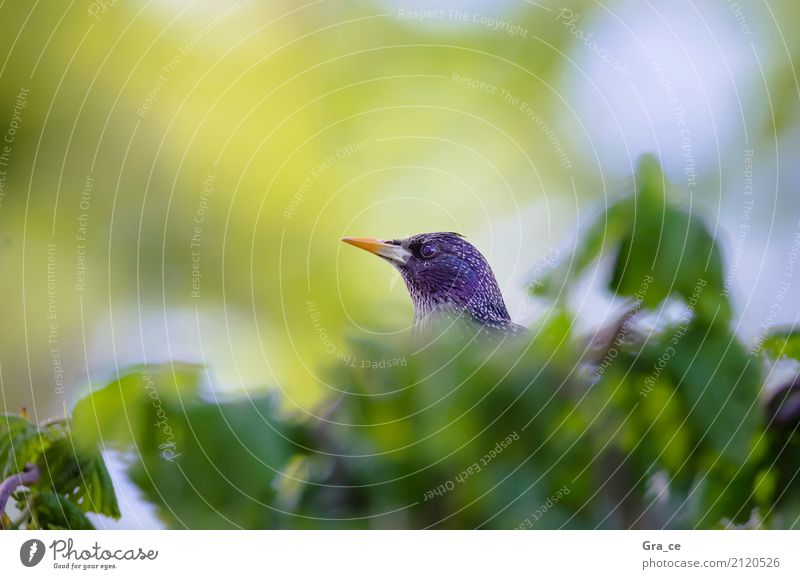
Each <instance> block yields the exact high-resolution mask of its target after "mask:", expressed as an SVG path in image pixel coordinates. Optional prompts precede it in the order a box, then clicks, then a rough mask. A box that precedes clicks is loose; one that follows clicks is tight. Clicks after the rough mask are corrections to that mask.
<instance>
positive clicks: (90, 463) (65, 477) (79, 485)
mask: <svg viewBox="0 0 800 579" xmlns="http://www.w3.org/2000/svg"><path fill="white" fill-rule="evenodd" d="M39 468H40V470H41V472H42V479H41V480H40V481H39V482H38V483H37V484H36V485H35V488H37V489H40V490H49V491H51V492H55V493H57V494H59V495H63V496H66V497H69V499H70V500H71V501H72V502H74V503H75V504H76V505H78V507H79V508H80V509H81V510H83V511H85V512H93V513H99V514H102V515H106V516H109V517H112V518H115V519H118V518H119V516H120V512H119V506H118V504H117V498H116V493H115V492H114V485H113V484H112V482H111V477H110V476H109V474H108V470H107V469H106V465H105V462H104V460H103V457H102V455H101V454H100V452H98V451H96V450H95V451H90V452H85V451H77V450H76V449H75V448H74V447H73V444H72V442H71V440H69V439H67V438H64V439H62V440H60V441H58V442H56V443H55V444H53V445H52V446H51V447H50V448H48V449H47V451H46V452H45V454H44V455H43V457H42V459H41V460H40V462H39Z"/></svg>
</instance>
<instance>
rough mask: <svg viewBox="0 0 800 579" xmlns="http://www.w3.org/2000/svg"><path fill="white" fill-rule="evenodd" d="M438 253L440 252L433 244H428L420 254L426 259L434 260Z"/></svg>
mask: <svg viewBox="0 0 800 579" xmlns="http://www.w3.org/2000/svg"><path fill="white" fill-rule="evenodd" d="M437 252H438V249H437V248H436V246H435V245H434V244H432V243H426V244H425V245H423V246H422V248H421V249H420V250H419V254H420V255H421V256H422V257H423V258H425V259H430V258H432V257H433V256H434V255H436V253H437Z"/></svg>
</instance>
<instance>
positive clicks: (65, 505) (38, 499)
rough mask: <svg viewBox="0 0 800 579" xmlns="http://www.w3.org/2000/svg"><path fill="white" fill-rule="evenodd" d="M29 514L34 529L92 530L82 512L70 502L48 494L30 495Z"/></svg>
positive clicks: (89, 522) (92, 527)
mask: <svg viewBox="0 0 800 579" xmlns="http://www.w3.org/2000/svg"><path fill="white" fill-rule="evenodd" d="M29 500H30V505H31V514H32V516H33V525H32V526H31V528H36V529H69V530H74V531H76V530H91V529H94V525H92V523H91V521H90V520H89V519H88V518H87V517H86V515H85V514H84V512H83V511H82V510H81V509H80V508H79V507H78V506H77V505H76V504H75V503H73V502H72V501H71V500H69V499H67V498H65V497H63V496H61V495H58V494H55V493H50V492H36V493H31V495H30V497H29Z"/></svg>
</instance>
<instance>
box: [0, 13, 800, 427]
mask: <svg viewBox="0 0 800 579" xmlns="http://www.w3.org/2000/svg"><path fill="white" fill-rule="evenodd" d="M798 17H800V6H798V4H797V3H796V2H793V1H791V0H783V1H774V2H770V3H769V4H765V3H762V2H756V1H753V2H747V1H742V2H739V3H731V2H722V1H712V0H707V1H700V2H688V1H687V2H684V1H679V2H674V3H670V5H669V6H661V5H653V4H651V3H640V2H633V1H611V2H607V3H598V2H593V1H588V0H587V1H583V2H569V3H560V2H559V3H556V2H549V1H544V0H543V1H541V2H529V1H526V0H508V1H493V2H490V1H489V0H485V1H464V2H455V1H451V2H439V3H437V2H425V3H422V2H403V1H401V0H396V1H394V0H393V1H389V0H386V1H377V0H376V1H373V2H367V1H358V2H332V1H324V0H320V1H314V2H308V3H302V2H301V3H296V2H288V1H271V2H269V3H266V2H255V1H249V2H248V1H245V0H239V1H238V2H211V1H209V0H200V1H195V2H190V1H185V2H184V1H179V0H161V1H153V2H149V3H146V4H136V3H131V2H114V1H113V0H108V1H100V0H97V1H95V2H86V1H72V2H66V1H64V2H39V1H37V2H33V1H30V0H26V1H25V2H4V3H2V4H0V32H1V34H0V138H4V142H2V143H0V147H3V146H5V147H7V148H6V149H2V148H0V153H3V151H5V157H3V159H4V162H3V163H2V165H0V171H2V175H0V178H1V179H2V181H0V187H2V188H1V189H0V272H1V273H2V275H3V279H4V280H5V281H4V283H3V296H2V300H0V315H1V316H2V319H3V320H4V331H3V332H2V333H0V380H1V381H2V382H1V384H0V390H2V401H1V402H0V405H1V406H2V409H3V410H4V411H9V412H14V411H17V410H18V409H19V408H21V407H27V408H28V409H29V410H30V412H31V413H32V414H33V415H34V416H35V417H36V418H38V419H41V418H45V417H47V416H50V415H53V414H59V413H61V412H63V407H64V405H66V406H67V407H71V406H72V404H73V403H74V401H75V400H76V399H77V398H79V397H80V396H81V395H82V394H84V393H85V392H86V391H87V389H88V387H89V385H91V384H97V383H98V382H102V381H104V380H106V379H107V378H108V377H109V376H112V375H115V374H116V373H117V372H118V371H119V370H120V369H122V368H124V367H126V366H129V365H131V364H138V363H156V362H164V361H166V360H172V359H177V360H183V361H188V362H199V363H202V364H205V365H207V366H209V368H210V372H211V375H212V376H213V377H214V379H213V380H212V382H211V384H210V385H209V388H210V389H211V390H213V391H214V392H215V393H217V394H222V393H225V392H228V391H240V390H243V389H247V390H249V391H258V390H262V389H278V390H280V391H281V392H282V396H281V400H282V405H283V406H284V409H285V410H286V411H288V412H293V413H298V414H303V413H305V412H310V411H311V410H312V409H313V408H315V407H316V405H317V404H319V402H320V401H321V400H323V399H324V398H325V397H326V395H327V394H328V393H329V392H330V385H329V384H326V382H325V380H324V379H323V377H322V374H321V369H323V368H329V367H331V366H336V365H337V364H341V363H342V359H346V358H347V356H348V345H347V341H346V339H347V338H348V337H349V336H361V335H377V336H381V335H384V334H386V335H393V334H396V333H398V332H402V331H403V330H405V329H407V327H408V325H409V323H410V320H411V304H410V302H409V300H408V297H407V295H406V292H405V288H404V287H403V284H402V283H398V278H397V276H396V274H394V272H392V271H390V270H389V268H387V267H386V264H384V263H381V262H380V261H379V260H374V259H369V258H368V257H367V256H365V255H359V254H357V253H356V252H355V251H349V250H348V249H347V248H343V247H342V246H341V244H340V243H339V242H338V239H339V237H341V236H343V235H370V236H377V237H385V238H394V237H402V236H406V235H410V234H413V233H417V232H422V231H432V230H453V231H459V232H461V233H463V234H465V235H467V236H468V238H469V239H470V240H471V241H473V242H474V243H475V244H476V245H477V246H478V247H479V248H480V249H481V250H482V251H483V252H484V253H485V254H486V255H487V258H488V259H489V261H490V262H491V263H492V265H493V267H494V269H495V272H496V274H497V277H498V280H499V282H500V284H501V287H502V288H503V290H504V293H505V295H506V296H507V301H508V303H509V310H510V311H511V312H512V316H513V317H515V319H517V320H518V321H520V322H523V323H530V322H531V321H533V320H534V319H535V318H536V314H537V309H536V308H537V305H536V304H535V303H531V302H529V301H528V300H527V298H526V297H525V295H524V291H523V290H524V288H523V283H524V281H526V280H529V279H530V277H531V275H532V274H533V273H534V272H535V270H534V267H535V264H536V263H537V262H541V261H542V260H543V259H545V260H546V259H547V256H548V255H551V254H553V252H555V253H559V252H560V251H561V250H562V249H563V247H564V244H563V241H564V240H565V239H568V238H569V237H570V235H576V234H579V233H580V226H578V228H577V229H578V231H577V233H576V227H575V224H576V223H580V222H581V219H582V216H583V215H584V214H585V211H586V210H588V208H590V207H593V206H595V205H596V204H597V203H598V202H599V203H600V204H601V205H602V204H605V203H607V202H608V200H609V199H611V198H613V197H615V196H617V194H618V193H619V191H620V188H621V183H623V181H624V178H625V177H626V176H627V175H629V174H631V173H632V172H633V169H634V162H635V159H636V158H637V157H638V156H639V155H640V154H641V153H643V152H647V151H652V152H653V153H654V154H656V156H657V157H658V158H659V159H661V161H662V163H663V165H664V167H665V171H666V173H667V175H668V176H669V177H670V178H671V179H672V181H673V183H675V185H676V187H675V188H676V191H677V192H678V193H677V195H678V197H679V198H680V200H681V201H685V202H688V203H689V204H690V205H691V207H692V208H693V210H697V211H699V212H701V213H702V214H703V215H704V216H705V217H706V220H707V221H708V222H709V224H710V227H711V228H712V230H713V231H714V233H715V236H717V237H718V239H719V243H720V244H721V245H722V248H723V253H724V257H725V260H726V262H727V263H728V271H729V272H731V274H730V275H731V276H732V277H731V287H732V295H733V298H734V302H735V303H736V304H737V306H738V310H737V311H738V313H737V318H736V319H735V320H734V325H735V330H736V332H737V334H738V335H740V336H741V337H742V339H743V340H744V341H745V342H747V341H748V340H752V339H753V337H754V336H756V335H757V334H758V332H759V329H760V328H761V327H762V325H763V324H764V320H765V316H768V315H769V308H770V304H771V303H772V301H773V296H774V294H775V289H776V287H777V285H778V281H777V280H778V277H779V274H780V272H781V270H782V269H783V263H784V258H785V255H786V252H787V251H788V250H789V249H790V247H791V242H792V239H793V237H794V236H795V235H796V232H797V231H798V228H800V223H798V216H800V196H798V194H797V191H798V184H800V167H798V164H797V163H796V161H795V158H796V151H797V146H798V142H800V107H798V93H799V92H800V87H799V86H798V81H797V78H798V77H797V74H796V69H794V68H793V58H796V57H797V56H798V53H799V52H800V39H798V36H797V35H796V34H794V33H793V31H792V30H789V29H788V28H789V23H794V22H796V21H797V19H798ZM745 215H747V217H746V218H745ZM798 285H800V284H795V285H794V286H793V287H791V288H790V290H789V293H788V296H787V298H786V300H785V301H784V307H783V308H782V310H781V311H780V312H779V313H778V314H777V318H776V319H775V320H774V323H789V322H792V321H794V320H796V319H797V315H798V304H800V288H799V287H798ZM609 304H610V298H609V297H608V296H602V295H600V296H598V295H595V294H592V293H591V292H587V294H586V296H584V297H582V298H580V299H578V300H577V301H576V304H575V315H576V316H577V317H578V318H581V319H583V320H585V323H586V324H587V325H589V324H597V323H601V322H602V321H603V320H606V319H607V318H608V317H609V316H613V315H614V314H613V312H614V310H613V308H612V307H611V306H610V305H609Z"/></svg>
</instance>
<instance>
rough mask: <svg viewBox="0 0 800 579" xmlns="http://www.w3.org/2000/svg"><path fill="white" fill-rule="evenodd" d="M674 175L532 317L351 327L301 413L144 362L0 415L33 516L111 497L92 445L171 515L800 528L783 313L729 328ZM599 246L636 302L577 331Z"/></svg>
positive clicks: (110, 504) (644, 187)
mask: <svg viewBox="0 0 800 579" xmlns="http://www.w3.org/2000/svg"><path fill="white" fill-rule="evenodd" d="M667 192H668V185H667V184H666V182H665V180H664V177H663V174H662V172H661V170H660V168H659V167H658V164H657V163H656V162H655V160H654V159H652V158H645V159H643V161H642V162H641V163H640V165H639V169H638V171H637V174H636V176H635V179H634V193H633V194H632V195H629V196H624V197H621V198H620V199H619V200H617V201H616V202H615V203H613V204H611V205H610V206H609V207H608V208H607V209H606V210H605V212H603V213H602V214H600V215H599V216H598V217H597V218H596V219H595V221H594V222H593V223H591V224H589V227H588V229H587V231H586V233H585V234H584V235H582V236H581V238H580V239H579V241H578V244H577V246H576V248H575V251H574V252H573V255H572V256H571V259H569V260H566V261H565V262H564V263H562V264H558V265H556V266H555V267H554V268H553V269H552V270H551V271H550V272H549V273H548V275H547V277H546V278H545V279H544V280H541V283H537V284H536V289H537V291H538V293H540V294H541V295H542V296H543V297H544V298H546V299H549V300H550V301H551V308H550V310H549V311H548V313H547V315H546V316H544V317H543V319H542V320H540V322H539V323H538V324H537V326H536V328H535V329H534V330H532V331H531V333H530V335H528V336H525V337H511V336H486V335H484V334H483V333H480V332H477V333H476V332H475V331H474V328H470V327H469V324H467V323H466V322H463V321H456V322H451V325H450V326H440V327H436V328H434V330H433V331H432V332H431V333H430V334H429V335H427V336H426V337H425V338H424V339H423V340H422V341H420V340H419V339H417V340H415V339H412V338H411V337H408V336H399V337H396V338H393V339H387V338H385V337H383V338H381V339H374V338H360V339H358V340H355V341H354V342H353V343H352V352H351V356H350V357H348V358H345V359H341V360H339V363H338V364H337V365H336V366H334V367H331V368H329V369H328V370H327V372H326V373H325V376H324V379H325V382H326V384H327V385H328V386H329V388H330V389H331V390H332V391H333V392H334V394H335V395H332V396H331V397H330V400H329V401H328V402H327V403H326V404H325V405H323V406H322V407H321V408H320V409H319V412H318V413H317V414H318V415H317V416H315V417H310V416H302V417H298V416H287V415H286V414H285V413H284V414H282V413H281V412H280V411H279V409H278V406H277V405H276V404H275V400H274V398H273V397H272V396H268V395H258V396H241V397H232V398H230V399H225V400H219V399H216V398H213V397H212V396H210V395H209V394H208V392H212V391H213V390H210V389H207V388H204V381H205V375H204V372H203V369H202V368H199V367H196V366H188V365H179V364H171V365H166V366H157V367H156V366H153V367H142V368H136V369H133V370H131V371H129V372H128V373H126V374H125V375H123V376H120V377H119V378H118V379H116V380H115V381H113V382H111V383H110V384H108V385H107V386H105V387H104V388H101V389H99V390H97V391H95V392H92V393H91V394H90V395H89V396H87V397H86V398H84V399H83V400H81V401H80V402H78V404H77V405H76V407H75V409H74V412H73V416H72V419H71V420H70V422H69V423H56V424H53V425H48V426H38V427H37V426H36V425H33V424H32V423H30V422H29V421H28V420H27V419H25V418H21V417H14V416H7V417H5V420H4V424H3V425H2V429H0V434H2V436H0V465H2V467H3V476H4V477H7V476H9V475H10V474H13V473H15V472H19V470H20V468H21V465H23V464H24V463H26V462H34V463H36V464H38V465H39V466H40V468H42V469H43V470H42V472H45V473H48V475H47V476H45V477H43V478H42V480H41V481H40V482H39V483H37V484H36V485H33V486H32V487H30V488H29V489H26V490H23V491H19V492H17V494H16V502H17V506H18V507H19V508H24V507H25V505H26V504H27V505H28V508H29V509H30V512H31V518H30V520H29V521H28V525H29V526H37V527H45V528H55V527H77V528H83V527H84V526H86V525H88V520H87V519H86V517H85V515H84V513H85V512H96V513H101V514H106V515H109V516H116V515H118V509H117V506H116V502H115V499H114V493H113V489H112V487H111V484H110V480H109V477H108V473H107V471H106V469H105V467H104V466H103V461H102V459H101V458H100V454H99V452H100V451H101V450H102V451H106V452H116V453H119V455H120V456H122V457H123V459H124V460H125V463H126V465H127V473H128V475H129V476H130V478H131V480H132V481H133V482H134V483H135V484H136V485H137V486H138V487H139V488H140V489H141V490H142V491H143V493H144V496H145V498H146V499H147V500H148V501H150V502H152V503H153V504H155V505H157V507H158V509H159V513H160V515H161V517H162V519H163V520H164V521H165V523H166V524H168V525H169V526H171V527H189V528H227V527H231V528H264V527H267V528H274V527H288V528H320V527H323V528H423V527H426V528H427V527H435V528H472V527H481V528H578V529H584V528H670V527H672V528H717V527H731V526H737V527H739V526H743V527H770V528H797V527H799V526H800V501H798V499H797V498H796V497H798V496H800V493H799V492H798V490H800V489H799V488H798V487H800V477H798V476H797V473H798V472H800V434H798V432H797V429H798V425H799V424H800V419H799V418H798V414H800V413H798V412H795V411H794V410H793V409H794V408H796V406H797V405H796V400H797V398H796V396H797V387H796V386H797V384H800V380H798V379H797V378H796V377H795V378H793V381H792V383H791V384H788V385H785V387H784V388H779V389H777V390H776V391H775V392H767V391H766V390H765V388H764V382H765V379H766V377H767V376H769V375H770V373H771V368H772V365H773V364H775V363H776V362H777V361H778V359H779V358H795V359H796V358H798V350H797V347H796V346H797V344H796V341H797V334H796V333H792V332H791V331H787V330H780V331H779V332H776V333H774V334H771V335H769V336H767V338H766V340H765V341H764V347H763V348H761V349H756V350H753V351H748V350H747V349H746V348H745V347H744V346H743V344H742V343H741V342H740V340H739V339H738V338H737V336H736V335H735V334H734V333H733V331H732V330H731V327H730V320H731V316H732V308H731V304H730V303H729V301H728V298H727V293H726V292H725V289H724V287H723V283H724V279H725V271H724V267H723V265H722V259H721V257H720V254H719V249H718V247H717V244H716V243H715V241H714V237H713V235H712V234H711V233H710V232H709V230H708V228H707V227H706V226H705V224H704V223H703V222H702V220H700V219H698V218H696V217H695V216H693V215H692V214H691V213H689V212H688V211H687V210H685V209H684V208H682V207H678V206H675V205H673V204H672V203H670V201H669V195H668V194H667ZM603 264H606V265H607V266H608V267H607V271H604V276H605V284H606V286H607V289H608V291H609V292H611V293H613V294H616V295H620V296H623V297H626V298H628V299H629V301H630V305H631V311H630V313H629V315H626V316H625V317H624V318H623V319H622V321H621V322H620V323H618V324H615V325H612V327H610V328H601V329H599V330H598V332H597V334H596V337H597V336H599V337H600V338H601V339H599V340H598V339H595V340H593V341H592V342H591V343H587V341H586V340H585V338H583V337H581V336H579V335H577V334H576V332H575V330H574V322H575V320H574V319H573V316H572V315H571V313H570V312H569V310H568V308H567V307H566V305H565V303H566V300H564V299H562V298H563V296H564V294H565V292H567V291H568V290H569V288H571V287H572V286H573V285H574V284H575V283H576V281H577V280H578V279H579V278H580V276H582V275H584V274H585V273H586V272H587V271H588V270H589V268H590V267H596V268H598V269H597V271H601V272H603ZM670 308H672V309H675V308H677V310H679V311H680V312H681V313H680V315H679V316H672V317H670V316H669V315H667V314H666V312H667V311H668V310H669V309H670ZM648 317H650V318H653V317H655V318H656V322H655V323H653V322H652V320H651V321H650V322H647V323H646V322H645V321H646V319H647V318H648ZM470 330H473V331H470Z"/></svg>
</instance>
